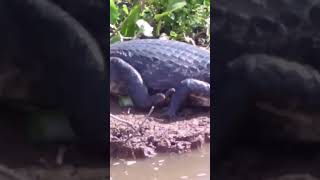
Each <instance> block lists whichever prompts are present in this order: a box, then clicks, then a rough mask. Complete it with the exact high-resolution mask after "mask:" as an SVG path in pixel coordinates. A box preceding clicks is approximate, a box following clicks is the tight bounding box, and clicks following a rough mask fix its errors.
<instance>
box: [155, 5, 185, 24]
mask: <svg viewBox="0 0 320 180" xmlns="http://www.w3.org/2000/svg"><path fill="white" fill-rule="evenodd" d="M185 5H187V2H186V1H185V0H169V2H168V5H167V9H166V11H165V12H163V13H160V14H156V15H155V16H154V18H155V20H157V21H159V20H160V19H161V18H162V17H164V16H167V15H169V14H170V13H171V12H174V11H176V10H178V9H181V8H183V7H184V6H185Z"/></svg>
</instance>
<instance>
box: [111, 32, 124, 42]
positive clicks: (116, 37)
mask: <svg viewBox="0 0 320 180" xmlns="http://www.w3.org/2000/svg"><path fill="white" fill-rule="evenodd" d="M121 38H122V37H121V34H120V33H119V32H118V33H117V34H116V35H115V36H113V37H111V38H110V44H113V43H116V42H119V41H121Z"/></svg>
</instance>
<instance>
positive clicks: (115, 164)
mask: <svg viewBox="0 0 320 180" xmlns="http://www.w3.org/2000/svg"><path fill="white" fill-rule="evenodd" d="M119 164H120V163H119V162H115V163H113V164H112V165H113V166H118V165H119Z"/></svg>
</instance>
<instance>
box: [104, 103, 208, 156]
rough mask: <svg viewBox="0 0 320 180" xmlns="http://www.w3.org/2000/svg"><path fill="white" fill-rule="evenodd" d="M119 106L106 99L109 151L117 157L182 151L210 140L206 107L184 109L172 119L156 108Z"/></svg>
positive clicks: (189, 149)
mask: <svg viewBox="0 0 320 180" xmlns="http://www.w3.org/2000/svg"><path fill="white" fill-rule="evenodd" d="M129 110H130V112H128V108H120V107H119V106H118V104H117V102H116V100H115V99H114V98H111V100H110V113H111V114H112V115H114V116H116V118H120V119H121V120H123V121H125V122H123V121H121V120H118V119H115V118H113V117H110V127H111V129H110V155H111V157H118V158H120V157H121V158H144V157H152V156H154V155H155V154H156V153H164V152H174V153H183V152H188V151H191V150H192V149H194V148H198V147H200V146H201V145H202V144H203V143H205V142H209V141H210V118H209V117H210V116H209V115H210V113H209V112H208V109H206V110H203V109H192V110H191V109H184V110H183V111H182V113H181V115H179V117H178V118H177V119H175V121H173V122H166V121H165V120H164V119H162V118H160V114H161V113H160V112H159V110H155V111H153V112H152V113H151V115H150V116H148V115H147V114H148V112H141V111H136V110H134V109H129Z"/></svg>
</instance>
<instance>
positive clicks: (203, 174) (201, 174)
mask: <svg viewBox="0 0 320 180" xmlns="http://www.w3.org/2000/svg"><path fill="white" fill-rule="evenodd" d="M206 175H207V174H206V173H200V174H197V176H198V177H200V176H206Z"/></svg>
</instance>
